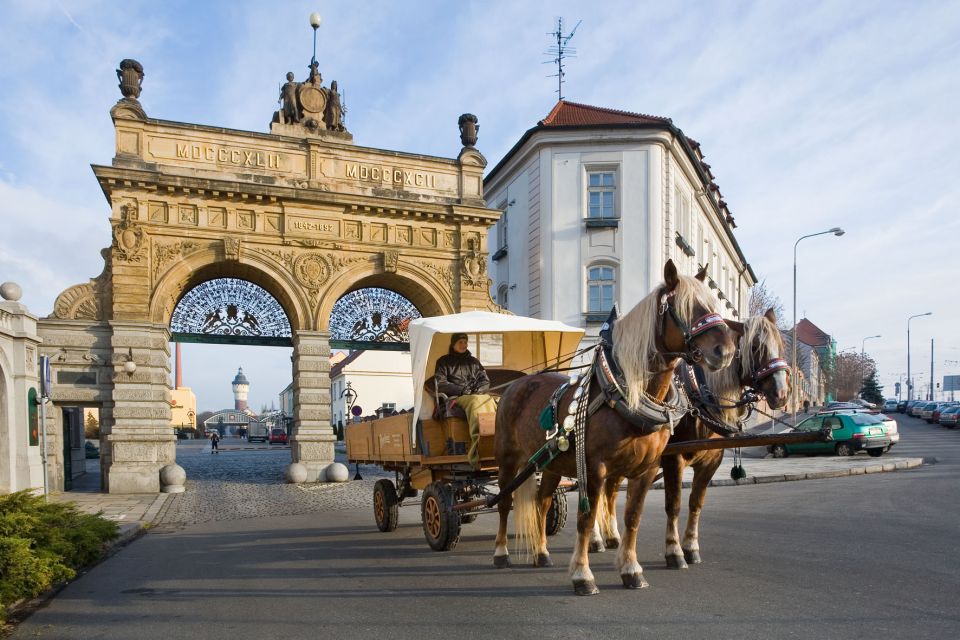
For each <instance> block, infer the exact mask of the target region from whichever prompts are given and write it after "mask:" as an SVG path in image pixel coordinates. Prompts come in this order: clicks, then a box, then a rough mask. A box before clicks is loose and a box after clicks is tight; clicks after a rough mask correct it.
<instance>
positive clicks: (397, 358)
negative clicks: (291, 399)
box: [330, 351, 413, 424]
mask: <svg viewBox="0 0 960 640" xmlns="http://www.w3.org/2000/svg"><path fill="white" fill-rule="evenodd" d="M410 367H411V364H410V353H409V352H406V351H364V352H363V354H361V355H360V356H359V357H358V358H357V359H356V360H354V361H353V362H350V363H348V364H347V365H346V366H345V367H344V368H343V369H342V370H341V371H340V373H339V375H337V376H335V377H333V378H331V380H330V383H331V384H330V389H331V396H333V397H331V399H330V405H331V420H332V422H333V424H336V423H337V420H338V416H344V417H346V416H347V413H348V412H347V406H346V400H345V399H344V398H343V397H341V392H342V390H343V389H345V388H346V383H347V382H349V383H350V387H351V388H352V389H353V390H354V391H355V392H356V393H357V398H356V401H355V402H354V404H355V405H357V406H359V407H360V408H361V409H363V414H362V415H365V416H366V415H372V414H373V413H375V412H376V410H377V409H379V408H380V407H381V406H382V405H383V403H385V402H392V403H394V404H396V409H397V411H400V410H402V409H409V408H411V407H413V376H412V374H411V372H410ZM334 389H338V390H341V391H334ZM346 422H347V420H346V418H344V424H346Z"/></svg>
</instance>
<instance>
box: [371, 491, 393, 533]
mask: <svg viewBox="0 0 960 640" xmlns="http://www.w3.org/2000/svg"><path fill="white" fill-rule="evenodd" d="M397 502H398V500H397V490H396V489H394V488H393V483H392V482H390V481H389V480H377V483H376V484H375V485H373V517H374V518H376V520H377V528H378V529H380V531H383V532H388V531H393V530H395V529H396V528H397V520H398V517H399V513H398V511H399V510H398V508H397Z"/></svg>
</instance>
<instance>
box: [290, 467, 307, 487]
mask: <svg viewBox="0 0 960 640" xmlns="http://www.w3.org/2000/svg"><path fill="white" fill-rule="evenodd" d="M285 476H286V479H287V482H289V483H291V484H300V483H302V482H306V481H307V466H306V465H304V464H300V463H299V462H292V463H290V465H289V466H287V471H286V474H285Z"/></svg>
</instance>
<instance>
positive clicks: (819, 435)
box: [663, 429, 833, 456]
mask: <svg viewBox="0 0 960 640" xmlns="http://www.w3.org/2000/svg"><path fill="white" fill-rule="evenodd" d="M830 440H833V435H832V434H831V432H830V430H829V429H821V430H820V431H810V432H807V433H776V434H764V435H755V436H732V437H730V438H708V439H706V440H689V441H687V442H673V443H671V444H668V445H667V447H666V449H664V450H663V455H665V456H670V455H677V454H681V453H692V452H694V451H704V450H706V449H736V448H737V447H763V446H768V445H772V444H799V443H802V442H829V441H830Z"/></svg>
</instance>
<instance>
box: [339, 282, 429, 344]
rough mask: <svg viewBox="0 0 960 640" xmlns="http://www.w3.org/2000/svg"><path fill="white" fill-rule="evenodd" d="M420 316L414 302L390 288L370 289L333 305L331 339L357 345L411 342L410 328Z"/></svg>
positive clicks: (354, 292) (343, 298)
mask: <svg viewBox="0 0 960 640" xmlns="http://www.w3.org/2000/svg"><path fill="white" fill-rule="evenodd" d="M419 317H420V311H418V310H417V308H416V307H415V306H414V305H413V303H412V302H410V301H409V300H407V299H406V298H404V297H403V296H402V295H400V294H399V293H397V292H395V291H390V290H389V289H381V288H379V287H368V288H366V289H357V290H356V291H351V292H350V293H348V294H346V295H345V296H343V297H342V298H340V299H339V300H337V302H336V303H335V304H334V305H333V312H332V314H331V316H330V339H331V340H347V341H353V342H409V341H410V338H409V336H408V334H407V327H408V326H409V325H410V321H411V320H413V319H414V318H419Z"/></svg>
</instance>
